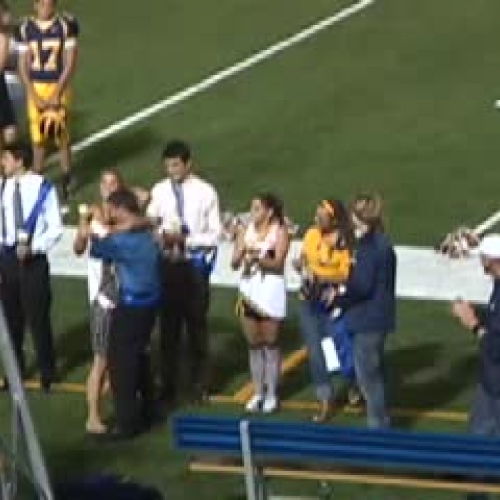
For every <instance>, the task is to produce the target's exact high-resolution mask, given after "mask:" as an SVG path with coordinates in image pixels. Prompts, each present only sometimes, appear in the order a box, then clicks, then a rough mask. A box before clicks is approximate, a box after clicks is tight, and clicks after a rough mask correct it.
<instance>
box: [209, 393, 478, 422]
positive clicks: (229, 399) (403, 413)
mask: <svg viewBox="0 0 500 500" xmlns="http://www.w3.org/2000/svg"><path fill="white" fill-rule="evenodd" d="M210 401H211V402H213V403H217V404H227V405H236V404H238V405H239V404H241V403H240V402H237V401H235V400H234V397H233V396H211V397H210ZM281 407H282V408H283V409H284V410H290V411H300V412H302V411H307V412H309V411H310V412H313V411H317V410H319V403H317V402H315V401H283V402H281ZM337 412H338V413H342V414H345V415H364V413H365V410H364V408H361V407H352V406H344V407H339V408H338V409H337ZM390 414H391V415H392V416H394V417H403V418H417V419H419V420H436V421H443V422H456V423H464V422H467V419H468V416H467V413H464V412H458V411H432V410H431V411H428V410H422V409H418V408H391V410H390Z"/></svg>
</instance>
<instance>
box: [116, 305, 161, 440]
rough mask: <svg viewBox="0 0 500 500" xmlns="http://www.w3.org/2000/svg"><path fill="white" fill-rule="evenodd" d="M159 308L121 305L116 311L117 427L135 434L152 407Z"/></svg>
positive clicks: (127, 432) (124, 431)
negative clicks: (154, 335)
mask: <svg viewBox="0 0 500 500" xmlns="http://www.w3.org/2000/svg"><path fill="white" fill-rule="evenodd" d="M156 312H157V307H156V306H154V307H153V306H152V307H138V306H125V305H118V306H117V308H116V309H115V310H114V311H113V317H112V320H111V330H110V336H109V348H108V364H109V377H110V382H111V389H112V391H113V398H114V405H115V412H116V420H117V425H118V428H119V430H120V431H121V432H123V433H125V434H135V433H137V432H138V431H139V430H140V429H141V424H142V420H143V419H144V418H146V417H147V416H148V415H149V412H150V411H151V409H152V404H153V383H152V378H151V332H152V330H153V327H154V323H155V319H156Z"/></svg>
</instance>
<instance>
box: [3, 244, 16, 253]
mask: <svg viewBox="0 0 500 500" xmlns="http://www.w3.org/2000/svg"><path fill="white" fill-rule="evenodd" d="M15 254H16V245H0V255H15Z"/></svg>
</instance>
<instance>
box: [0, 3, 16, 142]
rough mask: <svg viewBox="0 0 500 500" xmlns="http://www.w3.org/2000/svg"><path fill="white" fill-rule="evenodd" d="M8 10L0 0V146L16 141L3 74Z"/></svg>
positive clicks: (6, 58)
mask: <svg viewBox="0 0 500 500" xmlns="http://www.w3.org/2000/svg"><path fill="white" fill-rule="evenodd" d="M11 21H12V19H11V14H10V9H9V6H8V4H7V2H6V1H5V0H0V145H1V146H3V145H4V144H10V143H12V142H14V140H15V139H16V126H15V118H14V108H13V106H12V101H11V98H10V96H9V90H8V87H7V81H6V75H5V72H6V70H7V69H8V65H9V55H10V45H11V43H10V33H9V31H10V26H11Z"/></svg>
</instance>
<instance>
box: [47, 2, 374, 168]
mask: <svg viewBox="0 0 500 500" xmlns="http://www.w3.org/2000/svg"><path fill="white" fill-rule="evenodd" d="M373 3H375V0H361V1H359V2H357V3H355V4H353V5H351V6H349V7H346V8H344V9H342V10H340V11H338V12H337V13H335V14H333V15H331V16H329V17H327V18H325V19H322V20H321V21H318V22H316V23H314V24H312V25H311V26H309V27H307V28H305V29H303V30H301V31H299V32H297V33H296V34H294V35H292V36H290V37H288V38H285V39H283V40H281V41H280V42H277V43H275V44H273V45H270V46H269V47H268V48H266V49H263V50H261V51H259V52H256V53H255V54H253V55H251V56H250V57H248V58H246V59H243V60H242V61H240V62H238V63H236V64H233V65H232V66H229V67H227V68H225V69H222V70H220V71H217V72H216V73H213V74H212V75H210V76H208V77H206V78H205V79H203V80H201V81H200V82H198V83H196V84H194V85H191V86H189V87H187V88H185V89H184V90H181V91H179V92H177V93H175V94H173V95H171V96H169V97H167V98H165V99H163V100H161V101H158V102H156V103H155V104H152V105H151V106H148V107H147V108H144V109H142V110H141V111H138V112H137V113H134V114H133V115H131V116H129V117H127V118H124V119H123V120H120V121H118V122H116V123H113V124H112V125H109V126H107V127H105V128H103V129H102V130H100V131H98V132H96V133H94V134H92V135H90V136H89V137H87V138H86V139H83V140H82V141H80V142H78V143H77V144H75V145H74V146H73V147H72V148H71V149H72V151H73V153H78V152H80V151H83V150H85V149H87V148H89V147H91V146H93V145H95V144H97V143H99V142H102V141H104V140H105V139H107V138H108V137H111V136H112V135H114V134H117V133H119V132H121V131H122V130H125V129H127V128H129V127H131V126H133V125H135V124H136V123H139V122H142V121H144V120H146V119H148V118H150V117H151V116H153V115H155V114H157V113H159V112H160V111H164V110H166V109H168V108H171V107H172V106H175V105H176V104H179V103H181V102H183V101H186V100H187V99H190V98H191V97H193V96H195V95H198V94H201V93H202V92H204V91H206V90H208V89H210V88H211V87H213V86H215V85H217V84H218V83H220V82H223V81H225V80H228V79H229V78H231V77H233V76H235V75H238V74H239V73H242V72H243V71H246V70H247V69H249V68H251V67H253V66H255V65H257V64H259V63H261V62H263V61H266V60H267V59H270V58H271V57H274V56H276V55H278V54H280V53H281V52H284V51H285V50H287V49H289V48H291V47H293V46H295V45H298V44H300V43H302V42H304V41H305V40H307V39H309V38H311V37H313V36H314V35H316V34H318V33H320V32H321V31H324V30H326V29H327V28H329V27H330V26H333V25H335V24H338V23H340V22H342V21H344V20H345V19H348V18H349V17H351V16H353V15H354V14H357V13H358V12H361V11H362V10H364V9H366V8H367V7H369V6H370V5H372V4H373ZM56 158H57V157H56V156H52V157H51V158H50V159H49V161H48V163H53V162H54V161H55V160H56Z"/></svg>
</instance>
